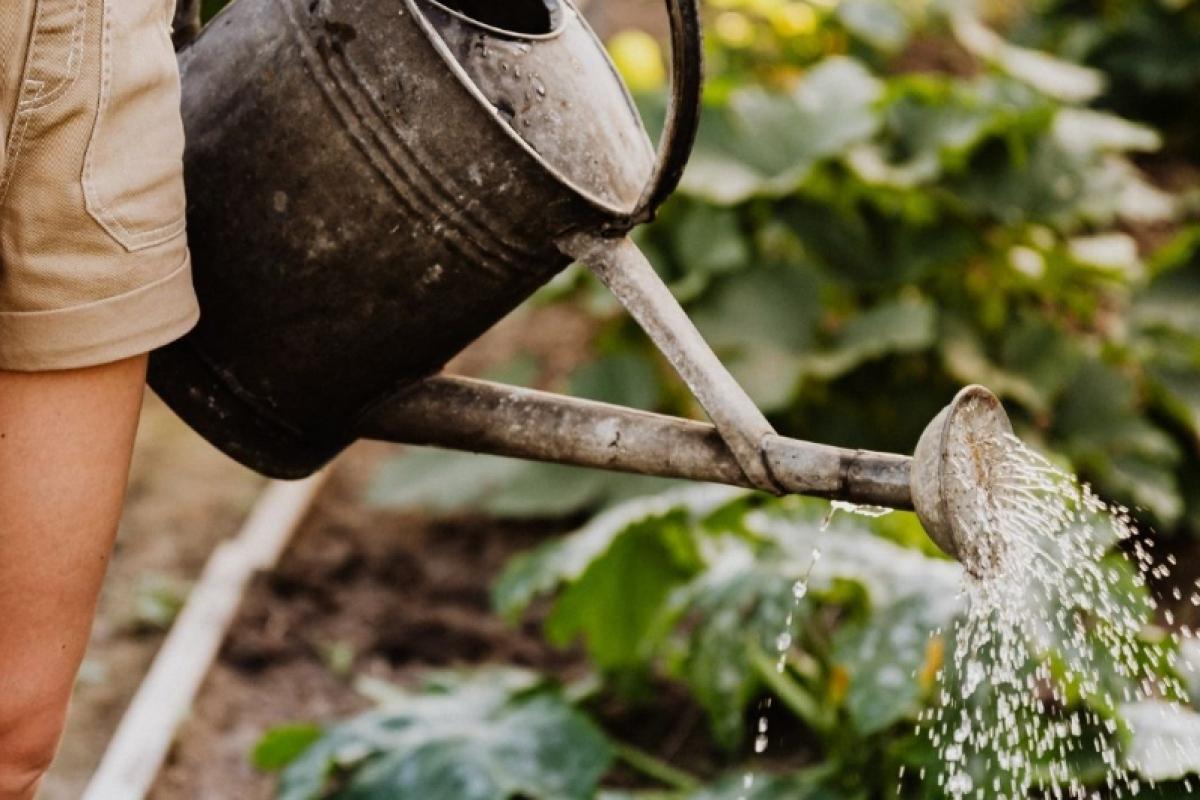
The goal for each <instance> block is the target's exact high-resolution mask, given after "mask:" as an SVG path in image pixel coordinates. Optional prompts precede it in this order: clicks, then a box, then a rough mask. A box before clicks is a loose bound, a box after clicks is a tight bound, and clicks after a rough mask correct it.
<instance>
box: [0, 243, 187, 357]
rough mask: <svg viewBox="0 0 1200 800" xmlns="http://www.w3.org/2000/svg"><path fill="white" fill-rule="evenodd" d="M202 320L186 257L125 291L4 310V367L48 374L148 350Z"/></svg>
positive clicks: (0, 326) (0, 344)
mask: <svg viewBox="0 0 1200 800" xmlns="http://www.w3.org/2000/svg"><path fill="white" fill-rule="evenodd" d="M199 318H200V308H199V306H198V304H197V302H196V293H195V289H194V288H193V287H192V262H191V258H190V256H188V255H185V256H184V260H183V263H182V264H181V265H180V266H179V267H178V268H176V269H175V271H174V272H172V273H171V274H169V275H167V276H166V277H164V278H160V279H159V280H157V281H155V282H154V283H151V284H147V285H146V286H142V287H139V288H137V289H134V290H133V291H130V292H126V293H125V294H121V295H117V296H116V297H109V298H105V299H103V300H97V301H95V302H92V303H87V304H85V305H81V306H72V307H70V308H61V309H54V310H51V311H9V312H5V311H0V370H9V371H13V372H49V371H53V370H65V369H81V368H84V367H94V366H98V365H100V364H109V363H112V362H114V361H120V360H122V359H125V358H131V357H133V356H137V355H141V354H143V353H148V352H150V351H151V350H154V349H156V348H158V347H161V346H162V345H165V344H168V343H169V342H172V341H174V340H176V339H178V338H180V337H181V336H183V335H184V334H185V333H187V332H188V331H189V330H191V329H192V328H193V327H194V326H195V324H196V322H197V321H198V320H199Z"/></svg>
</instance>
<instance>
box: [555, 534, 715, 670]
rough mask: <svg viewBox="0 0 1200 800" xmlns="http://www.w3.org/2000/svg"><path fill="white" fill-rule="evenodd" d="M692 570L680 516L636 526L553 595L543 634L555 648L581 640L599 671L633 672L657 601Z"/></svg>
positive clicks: (693, 555)
mask: <svg viewBox="0 0 1200 800" xmlns="http://www.w3.org/2000/svg"><path fill="white" fill-rule="evenodd" d="M698 568H699V554H698V552H697V551H696V544H695V542H694V541H693V540H692V535H691V530H690V528H689V526H688V525H687V518H686V516H685V515H684V514H679V513H676V514H672V515H669V516H666V517H658V518H654V519H650V520H646V521H644V522H641V523H636V524H634V525H632V526H630V527H628V528H626V529H625V530H624V531H622V532H621V534H620V535H619V536H617V537H616V539H614V540H613V542H612V545H611V546H610V547H609V548H608V550H607V551H606V552H605V553H604V554H603V555H602V556H600V557H599V558H597V559H595V560H594V561H592V562H591V563H590V564H589V565H588V567H587V569H586V570H584V572H583V574H582V575H580V576H579V578H578V579H577V580H576V581H575V582H573V583H572V584H571V585H570V586H568V587H567V588H566V590H565V591H563V593H562V594H561V595H560V596H559V598H558V600H557V601H556V602H555V604H554V608H553V609H552V610H551V612H550V615H549V617H548V618H547V619H546V636H547V638H548V639H549V640H550V641H551V642H552V643H554V644H557V645H559V646H566V645H568V644H570V643H571V642H572V641H574V639H575V638H576V637H582V638H583V640H584V643H585V644H586V646H587V651H588V656H589V657H590V658H591V660H592V662H593V663H594V664H596V665H597V666H599V667H601V668H602V669H606V670H618V669H636V668H638V667H639V666H641V665H642V664H643V663H644V661H645V653H646V651H647V649H648V647H649V645H650V642H649V640H648V634H649V633H650V632H651V631H652V630H653V628H654V623H655V620H656V619H657V618H658V616H659V614H660V613H661V611H660V610H661V608H662V604H663V602H664V601H665V600H666V598H667V596H668V595H669V594H670V592H671V591H672V589H674V588H675V587H676V586H679V585H681V584H682V583H683V582H685V581H686V580H687V579H688V578H690V577H691V576H692V575H693V574H694V573H695V571H696V570H697V569H698Z"/></svg>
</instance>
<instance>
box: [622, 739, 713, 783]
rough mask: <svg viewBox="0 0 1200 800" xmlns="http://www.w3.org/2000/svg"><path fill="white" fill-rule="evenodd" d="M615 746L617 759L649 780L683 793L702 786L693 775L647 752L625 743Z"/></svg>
mask: <svg viewBox="0 0 1200 800" xmlns="http://www.w3.org/2000/svg"><path fill="white" fill-rule="evenodd" d="M613 746H614V747H615V748H616V751H617V758H619V759H621V760H622V761H624V762H625V763H626V764H628V765H629V766H631V767H633V768H634V769H635V770H637V771H638V772H640V773H642V774H643V775H645V776H646V777H648V778H653V779H654V780H656V781H658V782H659V783H662V784H664V785H666V786H670V787H671V788H672V789H678V790H679V791H681V792H688V791H691V790H693V789H696V788H698V787H699V786H700V781H699V780H697V779H696V778H695V777H694V776H693V775H690V774H689V773H687V772H684V771H683V770H681V769H677V768H676V767H673V766H671V765H670V764H668V763H667V762H665V761H663V760H662V759H659V758H656V757H655V756H652V755H650V754H649V753H647V752H646V751H645V750H641V749H639V748H637V747H634V746H633V745H631V744H626V743H625V742H613Z"/></svg>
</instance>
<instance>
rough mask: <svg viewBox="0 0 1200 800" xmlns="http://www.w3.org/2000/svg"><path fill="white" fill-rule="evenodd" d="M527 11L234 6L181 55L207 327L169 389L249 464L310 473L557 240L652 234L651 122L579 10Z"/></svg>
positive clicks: (354, 1)
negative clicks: (634, 231)
mask: <svg viewBox="0 0 1200 800" xmlns="http://www.w3.org/2000/svg"><path fill="white" fill-rule="evenodd" d="M530 3H533V4H534V6H536V7H534V8H532V9H531V13H530V15H529V19H527V20H521V19H519V18H518V19H514V20H512V21H511V22H510V23H509V24H512V23H518V24H519V23H523V22H524V23H528V25H527V27H528V30H517V31H505V30H501V29H498V28H495V27H494V26H489V25H487V24H484V23H480V22H479V21H478V20H474V19H472V18H470V17H467V16H466V15H465V14H461V13H458V12H456V11H455V10H454V9H452V8H450V7H447V6H443V5H442V4H440V3H434V2H428V1H427V0H396V2H388V3H381V2H378V0H238V1H237V2H235V3H233V4H232V5H231V6H230V7H228V8H227V9H226V10H225V11H224V12H222V13H221V14H220V15H218V17H217V18H216V19H214V20H213V21H212V22H211V23H210V24H209V25H208V27H207V28H206V29H205V31H204V32H203V33H202V34H201V35H200V36H199V38H198V39H197V40H196V41H195V42H193V43H192V44H191V45H190V46H189V47H187V48H186V49H185V50H184V51H183V53H182V54H181V57H180V67H181V73H182V76H183V114H184V121H185V126H186V129H187V134H188V147H187V152H186V157H185V160H186V165H185V170H186V178H187V185H188V193H189V207H188V223H189V232H190V246H191V249H192V256H193V261H194V263H195V265H196V268H195V276H196V277H195V280H196V288H197V292H198V293H199V296H200V299H201V306H202V309H203V315H202V321H201V322H200V324H199V326H198V327H197V329H196V330H195V331H194V332H193V333H192V334H190V335H189V336H188V337H186V338H185V339H183V340H182V341H180V342H178V343H176V344H174V345H172V346H170V347H167V348H165V349H163V350H162V351H160V352H158V353H155V354H154V356H153V359H152V366H151V384H152V385H153V387H154V388H155V390H156V391H157V392H158V393H159V394H160V395H161V396H162V397H163V398H164V399H165V400H166V401H167V403H168V404H169V405H171V406H172V407H173V408H174V409H175V410H176V411H177V412H178V413H180V415H181V416H183V417H184V418H185V419H186V420H187V421H188V422H189V423H190V424H191V425H192V426H193V427H195V428H196V429H198V430H199V431H200V432H201V433H202V434H204V435H205V436H206V437H207V438H208V439H210V440H211V441H212V442H213V443H215V444H216V445H217V446H219V447H220V448H221V449H222V450H224V451H226V452H227V453H229V454H230V455H232V456H233V457H234V458H236V459H237V460H239V461H241V462H243V463H244V464H246V465H248V466H250V467H252V468H254V469H256V470H258V471H260V472H263V473H266V474H268V475H272V476H276V477H299V476H303V475H306V474H308V473H310V472H312V471H313V470H315V469H316V468H318V467H319V466H321V465H322V464H324V463H325V462H326V461H328V460H329V459H330V458H331V457H332V456H333V455H335V454H336V453H337V452H339V451H340V450H341V449H342V448H343V447H345V446H346V445H347V444H348V443H349V442H350V441H352V440H353V439H354V438H356V434H355V432H354V423H355V420H356V419H357V418H358V417H360V416H361V415H362V414H363V413H364V411H365V410H366V409H368V408H369V407H371V406H372V405H374V404H378V403H380V402H384V401H385V400H387V399H388V398H390V397H393V396H396V395H397V394H398V393H401V392H403V390H404V389H405V388H406V387H407V386H409V385H411V384H412V383H414V382H415V381H418V380H420V379H422V378H425V377H426V376H429V375H431V374H433V373H436V372H437V371H438V370H439V369H440V368H441V366H442V365H443V364H445V362H446V361H447V360H449V359H450V358H451V357H453V356H454V355H455V354H456V353H458V352H459V351H460V350H462V349H463V348H464V347H465V346H466V345H467V344H469V343H470V342H471V341H473V340H474V339H475V338H476V337H478V336H479V335H480V334H481V333H483V332H484V331H485V330H487V329H488V328H489V327H491V326H492V325H493V324H494V323H495V322H497V321H498V320H499V319H501V318H502V317H503V316H504V315H505V314H507V313H508V312H509V311H511V310H512V309H513V308H515V307H516V306H517V305H518V304H520V303H521V302H522V301H523V300H524V299H526V298H527V297H528V296H529V295H530V294H531V293H532V292H533V291H534V290H535V289H537V288H538V287H539V286H541V285H542V284H544V283H545V282H546V281H547V280H549V279H550V278H551V277H552V276H553V275H555V274H556V273H557V272H559V271H560V270H561V269H562V268H563V267H565V266H566V265H567V264H568V263H569V262H570V261H571V258H570V257H569V256H567V255H565V254H564V253H563V252H562V250H561V249H560V247H559V246H558V244H557V242H558V241H559V240H560V239H561V237H563V236H564V235H566V234H568V233H569V232H570V231H575V230H593V231H598V230H605V229H613V228H615V229H620V228H622V227H623V228H626V229H627V228H628V227H631V226H632V224H633V221H632V220H631V215H632V214H633V213H634V212H635V211H636V210H637V209H636V207H637V205H638V202H639V200H640V199H641V198H642V195H643V193H644V190H645V187H646V185H647V184H648V182H649V181H650V180H651V177H652V172H653V167H654V150H653V148H652V146H651V144H650V142H649V139H648V138H647V135H646V132H645V130H644V129H643V127H642V124H641V121H640V118H639V117H638V115H637V112H636V110H635V108H634V106H633V104H632V102H631V100H630V99H629V96H628V94H627V92H626V91H625V89H624V87H623V85H622V83H621V82H620V80H619V78H618V77H617V76H616V74H615V71H614V70H613V69H612V66H611V64H610V63H609V61H608V59H607V57H606V56H605V54H604V51H603V48H602V47H601V46H600V44H599V43H598V42H597V41H596V39H595V37H594V36H593V34H592V33H591V31H590V29H589V28H588V27H587V25H586V23H585V22H584V21H583V19H582V17H581V16H580V15H579V14H578V12H577V11H576V10H575V9H574V8H573V7H572V6H571V5H570V4H569V3H567V2H557V0H555V2H543V0H526V2H524V5H526V6H529V5H530ZM522 4H523V3H522V2H515V3H512V4H511V6H513V7H518V6H521V5H522ZM484 5H486V4H484ZM501 5H503V4H501ZM538 7H540V9H541V10H540V11H539V8H538ZM486 13H487V12H486V11H485V12H484V14H485V15H486ZM542 14H544V16H542ZM500 21H501V22H509V21H508V20H500Z"/></svg>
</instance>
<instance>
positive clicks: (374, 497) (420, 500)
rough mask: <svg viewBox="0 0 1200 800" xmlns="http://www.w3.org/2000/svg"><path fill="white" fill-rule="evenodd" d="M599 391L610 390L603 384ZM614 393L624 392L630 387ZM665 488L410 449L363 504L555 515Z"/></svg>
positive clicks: (577, 470)
mask: <svg viewBox="0 0 1200 800" xmlns="http://www.w3.org/2000/svg"><path fill="white" fill-rule="evenodd" d="M599 369H600V370H603V369H604V368H603V367H601V368H599ZM608 377H611V375H610V376H608ZM590 379H591V380H595V381H600V380H602V379H603V377H602V373H594V374H593V375H592V376H590ZM603 388H606V389H609V390H615V388H616V387H615V386H614V384H611V383H610V384H609V385H608V386H607V387H603ZM621 388H624V389H627V390H630V391H632V387H630V386H625V387H621ZM672 483H673V482H672V481H668V480H665V479H661V478H651V477H645V476H640V475H626V474H622V473H613V472H606V471H603V470H594V469H584V468H581V467H569V466H564V465H561V464H542V463H535V462H530V461H521V460H518V459H512V458H501V457H498V456H486V455H477V454H473V453H454V452H449V451H444V450H432V449H426V448H417V447H410V448H406V450H405V452H404V453H402V454H401V455H400V456H398V457H396V458H394V459H392V460H390V461H388V462H386V463H384V465H383V466H382V467H381V468H380V469H379V471H378V472H376V474H375V476H374V478H373V480H372V482H371V484H370V486H369V487H368V489H367V498H366V499H367V502H368V503H371V504H372V505H376V506H382V507H385V508H405V507H420V508H425V509H428V510H430V511H433V512H437V513H454V512H464V511H470V512H478V513H486V514H492V515H494V516H498V517H507V518H533V517H562V516H567V515H570V514H574V513H577V512H579V511H582V510H585V509H592V508H598V507H601V506H603V505H605V504H607V503H611V502H617V501H619V500H624V499H626V498H628V497H633V496H637V495H640V494H649V493H652V492H655V491H661V490H662V489H663V488H665V487H667V486H670V485H671V484H672Z"/></svg>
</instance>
